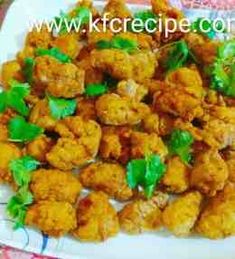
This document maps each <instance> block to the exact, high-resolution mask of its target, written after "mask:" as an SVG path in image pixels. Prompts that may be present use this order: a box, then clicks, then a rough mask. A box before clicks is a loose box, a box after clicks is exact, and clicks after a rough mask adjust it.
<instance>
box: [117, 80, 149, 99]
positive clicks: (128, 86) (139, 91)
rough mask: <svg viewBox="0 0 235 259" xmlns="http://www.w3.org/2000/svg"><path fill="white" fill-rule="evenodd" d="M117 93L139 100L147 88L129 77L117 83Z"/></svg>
mask: <svg viewBox="0 0 235 259" xmlns="http://www.w3.org/2000/svg"><path fill="white" fill-rule="evenodd" d="M117 94H119V95H120V96H121V97H127V98H131V99H133V100H135V101H137V102H140V101H141V100H142V99H143V98H144V97H145V96H146V95H147V94H148V89H147V88H146V87H145V86H144V85H141V84H137V83H136V82H135V81H134V80H132V79H129V80H123V81H120V82H119V83H118V85H117Z"/></svg>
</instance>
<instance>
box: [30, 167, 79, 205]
mask: <svg viewBox="0 0 235 259" xmlns="http://www.w3.org/2000/svg"><path fill="white" fill-rule="evenodd" d="M30 189H31V191H32V193H33V196H34V200H35V201H40V200H51V201H64V202H69V203H72V204H73V203H75V202H76V200H77V198H78V195H79V194H80V192H81V189H82V186H81V184H80V182H79V181H78V179H77V178H76V177H75V176H73V174H72V172H63V171H60V170H57V169H48V170H47V169H39V170H36V171H34V172H33V174H32V180H31V183H30Z"/></svg>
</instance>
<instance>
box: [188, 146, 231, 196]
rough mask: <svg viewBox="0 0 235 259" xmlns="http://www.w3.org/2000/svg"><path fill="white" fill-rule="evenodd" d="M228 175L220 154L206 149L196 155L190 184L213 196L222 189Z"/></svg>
mask: <svg viewBox="0 0 235 259" xmlns="http://www.w3.org/2000/svg"><path fill="white" fill-rule="evenodd" d="M228 175H229V173H228V167H227V165H226V163H225V161H224V160H223V159H222V157H221V156H220V154H219V153H218V152H217V151H215V150H208V151H206V152H203V153H200V154H198V155H197V156H196V158H195V163H194V166H193V169H192V171H191V175H190V184H191V187H195V188H196V189H198V190H199V191H200V192H202V193H203V194H206V195H208V196H214V195H215V194H216V193H217V192H218V191H221V190H223V188H224V185H225V183H226V181H227V179H228Z"/></svg>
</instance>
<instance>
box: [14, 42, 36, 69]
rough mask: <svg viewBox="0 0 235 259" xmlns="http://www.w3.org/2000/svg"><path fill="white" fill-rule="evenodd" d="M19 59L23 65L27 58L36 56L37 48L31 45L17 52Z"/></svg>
mask: <svg viewBox="0 0 235 259" xmlns="http://www.w3.org/2000/svg"><path fill="white" fill-rule="evenodd" d="M16 57H17V61H18V62H19V63H20V65H21V66H23V65H24V61H25V59H26V58H34V57H35V49H34V48H33V47H30V46H25V47H24V48H23V49H22V50H20V51H19V52H18V53H17V56H16Z"/></svg>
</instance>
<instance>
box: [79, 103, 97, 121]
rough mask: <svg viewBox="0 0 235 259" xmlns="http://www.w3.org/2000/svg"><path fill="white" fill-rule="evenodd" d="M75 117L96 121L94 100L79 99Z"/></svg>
mask: <svg viewBox="0 0 235 259" xmlns="http://www.w3.org/2000/svg"><path fill="white" fill-rule="evenodd" d="M76 115H78V116H80V117H82V118H83V119H84V120H96V119H97V116H96V110H95V99H88V98H79V99H78V106H77V111H76Z"/></svg>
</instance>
